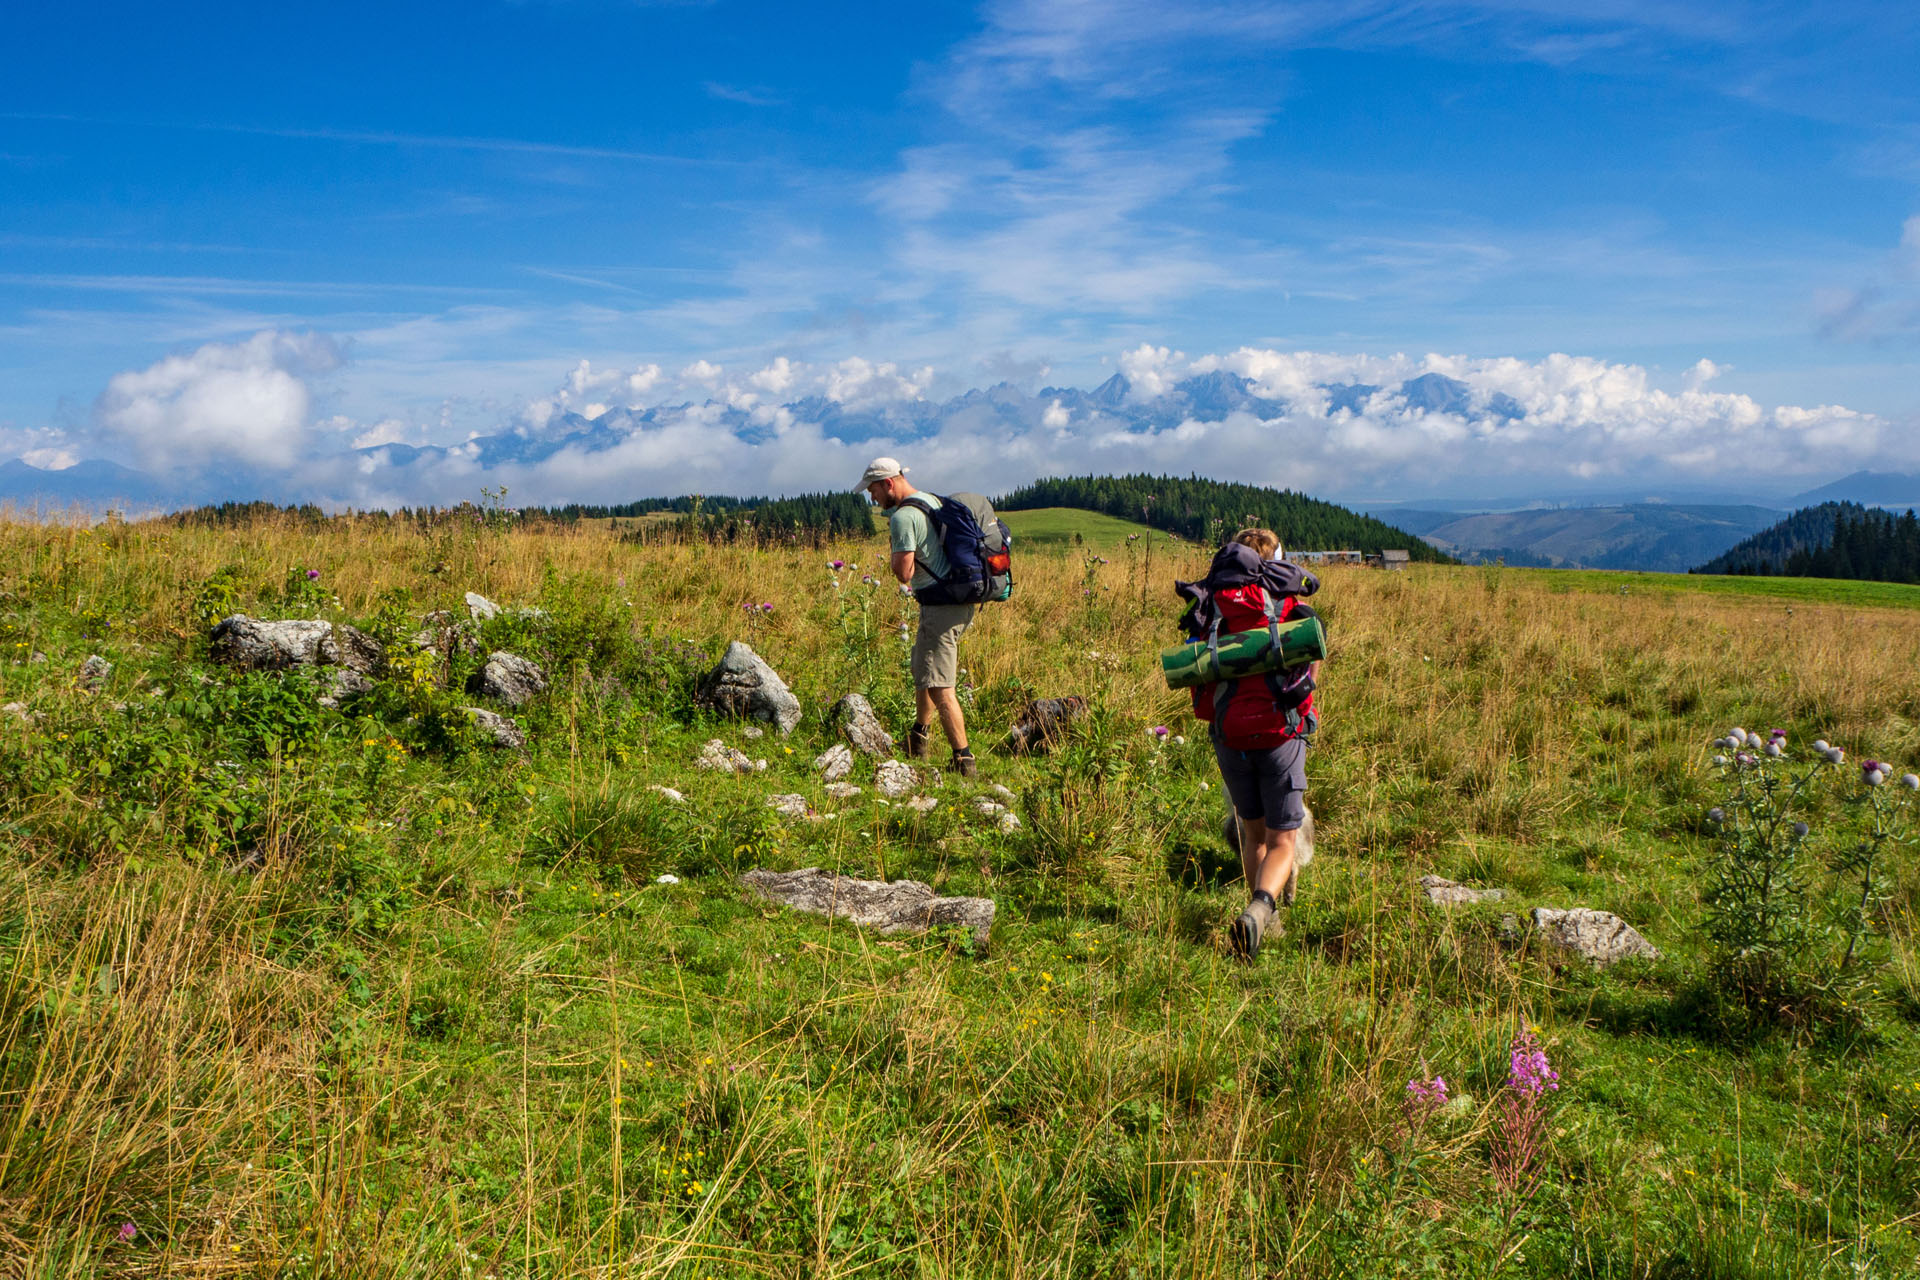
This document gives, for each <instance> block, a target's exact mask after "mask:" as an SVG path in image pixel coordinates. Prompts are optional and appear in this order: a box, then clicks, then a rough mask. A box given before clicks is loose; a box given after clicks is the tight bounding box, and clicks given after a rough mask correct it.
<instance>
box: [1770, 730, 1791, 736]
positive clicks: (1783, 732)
mask: <svg viewBox="0 0 1920 1280" xmlns="http://www.w3.org/2000/svg"><path fill="white" fill-rule="evenodd" d="M1767 736H1768V737H1769V738H1784V737H1786V736H1787V731H1786V730H1785V729H1774V730H1772V731H1771V732H1769V733H1768V734H1767Z"/></svg>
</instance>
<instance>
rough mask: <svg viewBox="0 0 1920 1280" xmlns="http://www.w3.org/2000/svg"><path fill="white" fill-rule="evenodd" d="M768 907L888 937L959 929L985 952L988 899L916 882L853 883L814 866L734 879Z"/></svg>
mask: <svg viewBox="0 0 1920 1280" xmlns="http://www.w3.org/2000/svg"><path fill="white" fill-rule="evenodd" d="M740 880H741V883H743V884H745V885H746V886H747V887H748V888H749V889H751V890H752V891H753V892H754V893H756V894H758V895H759V896H760V897H762V898H764V899H766V900H767V901H768V902H775V903H779V904H781V905H783V906H789V907H792V908H793V909H794V910H795V911H807V912H811V913H813V914H814V915H822V916H826V917H827V918H828V919H830V920H834V919H837V920H848V921H851V922H852V923H854V924H857V925H861V926H864V927H866V928H870V929H873V930H875V931H876V932H879V933H883V934H888V933H921V932H924V931H925V930H927V929H931V928H935V927H937V926H940V925H959V926H961V927H962V928H966V929H970V930H972V932H973V942H974V945H975V946H977V947H981V948H985V947H986V945H987V936H988V933H989V932H990V931H991V929H992V928H993V900H992V899H991V898H942V897H939V896H937V895H935V893H934V892H933V890H932V889H930V888H928V887H927V886H926V885H924V884H921V883H920V882H919V881H918V880H896V881H894V882H893V883H892V884H888V883H886V882H884V881H880V880H856V879H854V878H853V877H851V876H841V875H834V874H833V873H831V872H827V871H822V870H821V869H820V868H818V867H806V868H803V869H802V870H799V871H763V870H758V869H756V870H753V871H749V872H747V873H746V874H745V875H743V876H741V877H740Z"/></svg>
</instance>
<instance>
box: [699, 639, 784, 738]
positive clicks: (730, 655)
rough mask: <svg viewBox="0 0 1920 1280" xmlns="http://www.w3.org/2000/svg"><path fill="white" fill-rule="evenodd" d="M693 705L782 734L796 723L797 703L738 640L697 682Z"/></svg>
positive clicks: (759, 659)
mask: <svg viewBox="0 0 1920 1280" xmlns="http://www.w3.org/2000/svg"><path fill="white" fill-rule="evenodd" d="M694 704H695V705H696V706H698V707H699V708H700V709H701V710H703V711H712V712H716V713H718V714H720V715H724V716H733V717H735V718H737V719H741V720H758V721H761V722H762V723H765V724H771V725H772V726H773V727H774V728H776V729H778V730H779V731H780V732H781V733H783V734H785V733H792V732H793V727H794V726H795V725H797V724H799V723H800V699H798V698H796V697H794V696H793V690H791V689H789V688H787V682H786V681H784V680H782V679H781V678H780V676H779V673H777V672H776V671H774V669H773V668H772V667H770V666H768V665H767V664H766V662H765V661H764V660H763V659H762V658H761V657H760V655H759V654H757V653H755V652H754V651H753V650H752V649H751V648H749V647H748V646H747V645H745V644H742V643H741V642H740V641H738V640H735V641H734V642H733V643H732V644H730V645H728V646H727V651H726V653H724V654H723V655H721V658H720V664H719V665H718V666H716V667H715V668H714V669H713V670H711V671H709V672H708V673H707V674H706V676H705V678H704V679H702V680H701V682H700V689H699V692H698V693H696V694H695V695H694Z"/></svg>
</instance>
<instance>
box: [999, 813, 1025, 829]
mask: <svg viewBox="0 0 1920 1280" xmlns="http://www.w3.org/2000/svg"><path fill="white" fill-rule="evenodd" d="M999 821H1000V829H1001V830H1002V831H1018V830H1019V829H1020V815H1019V814H1017V813H1003V814H1001V815H1000V819H999Z"/></svg>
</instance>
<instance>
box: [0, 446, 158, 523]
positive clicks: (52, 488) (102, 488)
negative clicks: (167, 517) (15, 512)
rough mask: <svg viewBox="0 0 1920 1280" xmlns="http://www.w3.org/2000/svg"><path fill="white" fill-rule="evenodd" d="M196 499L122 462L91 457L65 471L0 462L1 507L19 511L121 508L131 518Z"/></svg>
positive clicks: (14, 460) (15, 459)
mask: <svg viewBox="0 0 1920 1280" xmlns="http://www.w3.org/2000/svg"><path fill="white" fill-rule="evenodd" d="M191 500H192V499H191V495H188V494H184V493H182V492H180V491H179V490H178V489H176V488H175V487H173V486H171V485H168V484H165V483H163V482H161V481H158V480H155V479H154V478H153V477H152V476H149V475H146V474H145V473H144V472H139V471H133V470H130V469H129V468H127V467H123V466H120V465H119V464H118V463H113V462H105V461H102V460H100V459H98V458H89V459H87V460H86V461H85V462H78V463H75V464H74V465H73V466H71V467H68V468H66V469H65V470H64V471H43V470H42V469H40V468H39V467H31V466H28V465H27V464H26V463H25V462H22V461H21V460H20V459H18V458H13V459H10V460H9V461H6V462H0V503H5V504H8V505H11V506H13V507H14V508H16V509H21V510H32V511H42V512H47V511H59V510H62V509H64V508H67V507H73V506H79V507H84V508H86V509H88V510H92V511H101V510H105V509H106V508H109V507H113V508H118V509H119V510H120V511H122V512H124V513H125V514H127V515H141V514H146V513H149V512H154V511H168V510H172V509H173V508H175V507H178V506H180V505H182V504H183V503H185V502H188V501H191Z"/></svg>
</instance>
